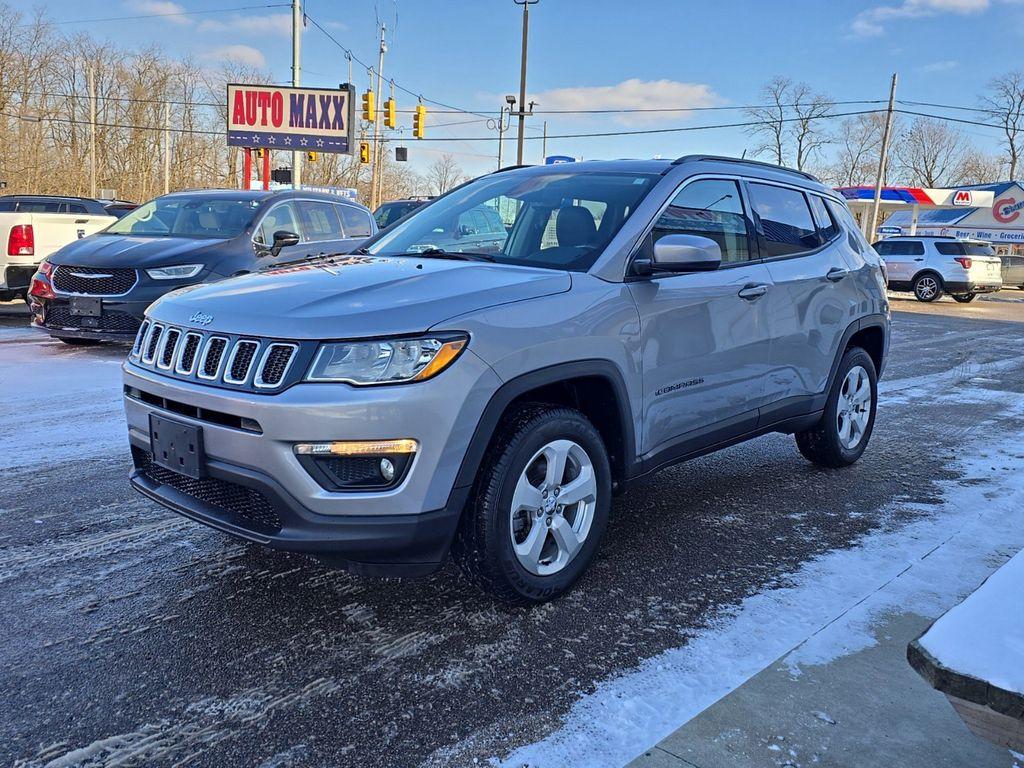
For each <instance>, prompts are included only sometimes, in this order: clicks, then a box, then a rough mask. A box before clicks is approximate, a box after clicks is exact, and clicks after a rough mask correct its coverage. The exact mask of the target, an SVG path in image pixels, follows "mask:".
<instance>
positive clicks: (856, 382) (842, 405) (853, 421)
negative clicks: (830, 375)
mask: <svg viewBox="0 0 1024 768" xmlns="http://www.w3.org/2000/svg"><path fill="white" fill-rule="evenodd" d="M870 418H871V380H870V379H869V378H868V372H867V371H866V370H864V368H863V367H861V366H859V365H855V366H854V367H853V368H851V369H850V370H849V372H848V373H847V374H846V378H844V379H843V386H842V389H840V390H839V401H838V402H837V403H836V427H837V428H838V430H839V442H840V443H842V445H843V447H844V448H846V449H847V450H853V449H854V448H856V447H857V446H858V445H859V444H860V441H861V440H863V439H864V431H865V430H866V429H867V426H868V420H869V419H870Z"/></svg>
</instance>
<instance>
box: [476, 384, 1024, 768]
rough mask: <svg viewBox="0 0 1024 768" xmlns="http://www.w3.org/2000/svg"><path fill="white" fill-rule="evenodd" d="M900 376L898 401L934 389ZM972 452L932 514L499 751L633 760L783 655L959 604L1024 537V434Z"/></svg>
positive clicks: (1011, 401)
mask: <svg viewBox="0 0 1024 768" xmlns="http://www.w3.org/2000/svg"><path fill="white" fill-rule="evenodd" d="M979 372H980V371H975V370H973V369H970V370H964V371H961V376H962V377H963V378H967V377H969V376H971V375H975V374H977V373H979ZM961 380H962V379H961ZM931 383H932V384H933V385H934V377H932V382H931ZM893 384H894V385H895V386H892V387H891V389H892V390H893V391H892V393H891V394H890V395H889V397H888V400H887V402H893V401H896V400H900V399H903V398H907V399H912V398H913V397H916V396H921V395H923V394H926V393H924V392H921V391H915V389H914V388H913V387H912V386H909V387H905V386H902V385H900V384H899V383H898V382H893ZM927 395H928V396H930V397H933V398H934V390H933V391H932V392H930V393H927ZM957 396H959V397H963V398H965V399H968V400H975V399H976V398H984V399H985V401H986V402H990V403H991V404H992V407H993V409H997V410H998V412H999V413H1001V414H1006V415H1011V414H1012V415H1015V416H1024V398H1022V397H1021V395H1020V394H1019V393H1016V392H998V391H993V390H989V389H979V388H976V387H967V388H965V389H962V390H959V391H958V392H957V393H956V394H955V395H954V394H948V395H945V397H946V398H948V399H949V400H950V401H951V406H952V405H953V403H954V402H955V400H956V398H957ZM961 456H963V457H965V458H964V459H962V460H961V461H959V462H958V464H957V465H956V468H957V469H959V470H960V472H961V473H962V474H963V476H964V478H965V479H966V482H964V481H961V482H957V481H952V482H948V483H945V493H944V502H943V503H942V504H941V505H938V506H922V507H921V510H922V512H924V513H925V514H926V515H927V516H926V517H922V519H920V520H919V521H918V522H915V523H912V524H910V525H906V526H904V527H902V528H900V529H899V530H882V531H879V532H877V533H874V534H872V535H870V536H867V537H865V538H864V539H862V540H861V542H860V543H859V544H858V546H856V547H853V548H850V549H845V550H837V551H834V552H830V553H828V554H826V555H823V556H821V557H819V558H816V559H815V560H812V561H810V562H809V563H807V564H805V565H804V566H803V567H801V568H800V569H799V570H798V571H797V572H796V573H794V574H793V575H792V578H791V579H790V582H789V584H788V585H787V586H784V587H780V588H777V589H773V590H770V591H766V592H762V593H760V594H758V595H754V596H752V597H749V598H747V599H746V600H744V601H743V602H742V604H741V605H740V606H739V607H738V608H736V609H734V610H732V611H729V612H727V613H726V614H725V615H722V616H720V617H718V619H717V620H716V621H714V622H713V623H712V624H711V625H710V626H709V627H708V628H707V629H705V630H703V631H699V632H697V633H696V634H694V635H692V636H690V637H689V639H688V641H687V643H686V645H685V646H683V647H681V648H677V649H673V650H670V651H667V652H665V653H663V654H661V655H659V656H656V657H654V658H652V659H649V660H647V661H646V662H644V663H643V664H642V665H641V666H640V667H639V668H638V669H637V670H636V671H634V672H631V673H628V674H625V675H623V676H621V677H618V678H615V679H612V680H610V681H608V682H607V683H605V684H603V685H602V686H600V687H599V688H598V690H597V691H595V693H593V694H592V695H590V696H588V697H586V698H584V699H582V700H581V701H579V702H577V704H576V705H575V706H574V707H573V709H572V710H571V712H570V713H569V715H568V716H567V718H566V722H565V723H564V725H563V727H562V728H561V729H560V730H558V731H556V732H555V733H553V734H551V735H550V736H549V737H548V738H546V739H544V740H542V741H540V742H537V743H535V744H532V745H529V746H526V747H523V748H520V749H518V750H516V751H515V752H513V753H512V754H511V755H509V756H508V757H507V758H505V760H504V761H498V760H497V759H494V760H492V763H495V764H499V763H500V764H501V765H505V766H523V765H529V766H539V767H540V768H555V767H557V766H577V765H587V766H594V767H595V768H596V767H597V766H620V765H623V764H624V763H627V762H629V761H630V760H631V759H632V758H634V757H635V756H636V755H638V754H640V753H641V752H643V751H644V750H645V749H647V748H649V747H651V746H652V745H654V744H656V743H657V742H658V741H660V740H661V739H663V738H665V737H666V736H668V735H669V734H670V733H671V732H672V731H673V730H675V729H676V728H678V727H679V726H680V725H682V724H683V723H685V722H686V721H688V720H690V719H691V718H693V717H694V716H696V715H697V714H699V713H700V712H701V711H702V710H704V709H706V708H707V707H709V706H710V705H712V704H714V703H715V702H716V701H718V700H719V699H720V698H722V697H723V696H725V695H726V694H728V693H729V692H731V691H732V690H734V689H735V688H737V687H739V686H740V685H742V684H743V683H744V682H745V681H747V680H748V679H749V678H751V677H752V676H753V675H755V674H757V673H758V672H760V671H761V670H762V669H764V668H765V667H767V666H768V665H769V664H771V663H772V662H774V661H776V660H777V659H779V658H780V657H783V656H786V661H787V662H788V664H789V666H790V668H791V670H792V673H793V674H800V667H801V665H809V664H824V663H827V662H829V661H831V660H834V659H836V658H839V657H841V656H844V655H847V654H850V653H854V652H856V651H858V650H862V649H864V648H866V647H869V646H871V645H873V644H874V642H875V640H874V637H873V635H872V633H871V631H870V627H871V625H872V622H873V621H874V620H875V619H876V618H877V617H881V616H883V615H885V614H887V613H893V612H899V613H903V612H913V613H916V614H919V615H921V616H925V617H932V616H938V615H940V614H941V613H942V612H943V611H945V610H948V609H949V608H950V607H951V606H952V605H955V604H956V603H957V602H958V601H959V600H961V599H963V597H964V596H965V595H967V594H969V593H970V592H971V591H972V590H974V589H975V588H976V587H977V586H978V584H979V583H980V582H981V581H983V580H984V579H985V578H986V577H987V576H988V575H989V574H990V573H991V572H992V570H993V569H994V568H996V567H998V566H999V565H1000V564H1001V563H1002V562H1005V561H1006V560H1007V559H1008V558H1010V557H1012V556H1013V555H1014V554H1015V553H1016V552H1017V551H1018V550H1020V549H1021V548H1022V547H1024V473H1022V472H1021V471H1020V468H1021V466H1022V459H1024V437H1022V436H1020V435H1017V434H997V433H992V432H989V433H988V434H985V435H984V437H982V438H981V439H980V440H978V441H977V442H976V443H974V444H973V445H971V446H965V448H964V450H963V451H962V452H961ZM981 478H984V482H977V480H979V479H981ZM971 480H974V481H975V482H973V483H972V482H970V481H971ZM1017 594H1018V599H1019V590H1018V593H1017ZM787 654H788V655H787Z"/></svg>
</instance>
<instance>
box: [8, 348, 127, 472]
mask: <svg viewBox="0 0 1024 768" xmlns="http://www.w3.org/2000/svg"><path fill="white" fill-rule="evenodd" d="M15 331H17V333H16V332H15ZM37 333H38V332H37ZM125 350H126V348H125V347H121V346H112V347H102V348H100V347H71V346H68V345H66V344H64V343H63V342H60V341H56V340H47V339H42V338H40V339H39V340H34V339H33V340H30V341H28V340H25V332H24V329H12V328H0V392H2V393H3V395H2V398H3V400H2V403H3V407H2V409H0V469H14V468H17V467H29V466H33V465H39V464H58V463H59V462H60V461H62V460H65V459H69V458H83V457H88V456H98V455H104V454H106V455H127V451H128V437H127V434H128V433H127V427H126V426H125V420H124V411H123V409H122V405H121V360H122V358H123V356H124V353H125Z"/></svg>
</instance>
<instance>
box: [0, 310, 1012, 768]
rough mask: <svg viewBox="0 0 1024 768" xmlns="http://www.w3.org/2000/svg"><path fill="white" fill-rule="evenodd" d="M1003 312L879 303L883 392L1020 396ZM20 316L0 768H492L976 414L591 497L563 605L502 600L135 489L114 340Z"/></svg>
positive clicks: (861, 529) (822, 536) (982, 410)
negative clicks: (275, 542)
mask: <svg viewBox="0 0 1024 768" xmlns="http://www.w3.org/2000/svg"><path fill="white" fill-rule="evenodd" d="M1004 294H1005V295H1004ZM1004 294H999V295H998V296H997V297H993V300H978V301H976V302H974V303H973V304H970V305H960V304H955V303H954V302H952V301H949V300H943V301H941V302H938V303H936V304H934V305H921V304H918V303H916V302H914V301H912V300H907V299H904V298H899V299H894V301H893V308H894V310H895V314H894V319H893V348H892V352H891V355H890V364H889V367H888V369H887V371H886V375H885V380H886V381H887V382H889V383H890V384H889V386H891V387H895V388H896V389H897V390H898V389H899V385H898V384H897V383H896V382H899V381H903V382H907V385H908V386H910V385H914V386H927V385H928V383H929V382H934V386H935V388H936V390H940V389H941V388H943V387H946V386H949V385H951V384H954V383H955V382H956V381H958V380H960V379H962V378H964V377H969V376H978V375H979V373H980V374H983V375H984V376H985V377H988V378H989V379H991V380H993V381H999V380H1003V379H1020V377H1021V375H1022V373H1024V347H1022V345H1021V337H1022V332H1024V293H1020V294H1018V293H1017V292H1016V291H1006V292H1004ZM25 324H26V319H25V316H24V314H23V313H20V311H18V310H17V308H10V309H9V308H7V307H3V305H0V392H3V393H4V395H3V398H4V400H0V402H4V401H6V403H7V409H5V412H0V447H2V448H3V452H5V453H6V456H0V467H2V468H3V482H2V494H0V626H3V627H4V628H5V631H4V632H3V634H2V637H0V701H3V702H4V705H3V706H2V707H0V764H2V765H8V764H13V765H16V766H23V767H24V768H28V767H29V766H64V767H68V768H69V767H71V766H90V767H91V766H101V765H112V764H116V765H119V766H143V765H145V766H156V765H160V766H163V765H188V766H225V765H244V766H250V765H251V766H261V767H265V768H285V767H286V766H321V765H326V766H350V765H351V766H403V767H404V766H414V765H420V764H427V765H445V766H461V765H472V764H474V761H479V762H480V763H486V762H487V761H488V760H490V759H492V758H497V759H500V758H502V757H503V756H505V755H507V754H509V753H510V752H511V751H512V750H513V749H514V748H515V747H518V746H521V745H524V744H528V743H531V742H534V741H537V740H539V739H542V738H544V737H545V736H547V735H548V734H549V733H551V732H552V731H553V730H554V729H556V728H558V726H559V724H560V723H561V722H562V720H563V718H564V717H565V715H566V713H567V712H568V711H569V708H570V707H571V706H572V705H573V703H574V702H576V701H577V700H578V699H579V698H580V697H582V696H585V695H586V694H588V693H590V692H592V691H593V690H594V689H595V687H596V686H597V685H599V684H600V683H602V682H603V681H606V680H608V679H610V678H612V677H614V676H616V675H618V674H621V673H623V672H627V671H629V670H631V669H633V668H635V667H636V666H637V665H638V664H640V663H641V662H643V661H644V660H645V659H649V658H651V657H653V656H655V655H657V654H659V653H661V652H663V651H665V650H667V649H671V648H676V647H679V646H681V645H684V644H685V643H686V642H687V637H688V636H689V634H690V633H692V632H693V631H695V630H696V629H699V628H700V627H702V626H704V625H705V624H706V623H707V622H708V621H709V620H710V618H711V617H713V616H715V615H716V614H717V613H718V612H720V611H721V610H722V609H724V608H728V607H729V606H731V605H735V604H737V603H738V602H739V601H740V600H742V599H743V598H744V597H747V596H750V595H753V594H756V593H758V592H759V591H761V590H764V589H766V588H769V587H771V586H772V585H774V584H777V583H778V582H779V580H780V579H783V578H784V577H785V576H786V574H787V573H790V572H792V571H793V570H794V569H796V568H798V567H799V566H800V565H801V564H803V563H805V562H807V561H808V560H809V559H811V558H814V557H815V556H817V555H820V554H822V553H825V552H829V551H831V550H835V549H840V548H845V547H850V546H851V545H853V544H854V543H855V542H856V541H857V540H858V538H859V537H861V536H863V535H864V534H866V533H870V532H872V531H874V530H876V529H878V528H880V527H882V526H887V527H892V526H897V527H898V526H900V525H904V524H910V523H911V522H913V521H914V520H917V519H920V518H921V517H922V516H926V515H927V514H928V508H929V505H931V504H937V503H939V502H941V500H942V493H943V491H942V487H941V486H940V481H943V480H949V479H952V478H954V477H955V476H956V470H955V469H954V468H952V466H951V465H950V461H951V459H952V458H953V457H954V456H956V455H957V451H958V448H959V447H960V446H962V445H963V444H964V442H965V441H966V440H967V439H968V438H969V437H976V436H977V434H976V433H977V430H978V429H979V425H980V424H982V423H983V422H984V421H985V418H992V414H991V413H989V412H988V411H987V410H986V404H985V403H984V402H977V403H967V404H964V405H963V406H961V407H957V408H950V407H949V406H948V404H941V403H931V402H929V401H928V400H927V399H924V400H922V399H910V400H908V399H906V398H903V399H901V400H900V401H898V402H896V403H894V404H891V405H887V404H886V402H885V401H884V400H883V401H882V403H881V405H880V409H879V415H878V421H877V424H876V427H875V432H874V435H873V437H872V441H871V445H870V446H869V448H868V450H867V452H866V454H865V455H864V458H863V459H862V460H861V462H860V463H858V464H857V465H855V466H854V467H851V468H849V469H846V470H841V471H827V470H822V469H818V468H815V467H813V466H812V465H810V464H808V463H807V462H806V461H804V460H803V459H802V458H801V457H800V455H799V454H798V453H797V450H796V447H795V445H794V442H793V440H792V438H791V437H787V436H782V435H770V436H766V437H763V438H760V439H758V440H755V441H752V442H750V443H747V444H744V445H740V446H736V447H734V448H731V449H728V450H726V451H723V452H721V453H719V454H716V455H712V456H707V457H704V458H702V459H699V460H696V461H693V462H690V463H688V464H685V465H681V466H678V467H675V468H672V469H669V470H666V471H663V472H662V473H660V474H658V475H657V476H655V477H653V478H650V479H648V480H646V481H644V482H643V483H642V484H641V485H639V486H637V487H636V488H634V489H633V490H631V491H630V492H629V493H628V494H626V495H625V496H622V497H620V498H618V499H617V500H616V501H615V503H614V506H613V510H612V517H611V522H610V525H609V528H608V532H607V534H606V537H605V540H604V543H603V545H602V547H601V550H600V552H599V556H598V559H597V562H596V563H595V564H594V566H593V567H592V569H591V570H590V572H589V573H588V574H587V575H586V576H585V577H584V578H583V579H582V581H581V582H580V583H579V585H578V587H577V588H576V589H575V590H574V591H573V592H572V593H570V594H569V595H568V596H567V597H565V598H564V599H562V600H559V601H557V602H554V603H550V604H547V605H544V606H541V607H538V608H533V609H525V608H509V607H506V606H503V605H501V604H498V603H495V602H494V601H492V600H491V599H489V598H488V597H486V596H484V595H481V594H480V593H478V592H477V591H476V590H475V589H474V588H473V587H471V586H469V585H468V584H467V583H465V582H464V581H463V580H462V579H461V578H460V577H459V576H458V574H457V573H456V571H455V569H454V568H452V567H448V568H446V569H444V570H443V571H442V572H440V573H438V574H436V575H434V576H432V577H430V578H427V579H421V580H408V581H406V580H397V579H391V580H384V579H367V578H359V577H354V576H350V575H348V574H346V573H342V572H337V571H331V570H328V569H327V568H325V567H323V566H322V565H320V564H318V563H317V562H315V561H313V560H310V559H307V558H305V557H302V556H297V555H287V554H281V553H274V552H270V551H266V550H263V549H261V548H259V547H257V546H252V545H247V544H244V543H240V542H238V541H235V540H232V539H230V538H228V537H226V536H224V535H223V534H220V533H218V532H216V531H213V530H210V529H207V528H205V527H202V526H199V525H196V524H193V523H191V522H189V521H187V520H184V519H182V518H180V517H178V516H176V515H174V514H173V513H170V512H168V511H167V510H164V509H163V508H161V507H159V506H157V505H155V504H153V503H151V502H149V501H147V500H146V499H144V498H142V497H140V496H138V495H136V494H134V493H133V492H132V491H131V490H130V489H129V488H128V485H127V481H126V478H127V474H128V468H129V459H128V451H127V445H126V443H125V444H123V445H122V444H119V442H118V437H117V432H118V430H119V429H120V430H123V425H120V422H119V418H120V416H119V414H118V412H117V407H118V406H117V386H116V374H117V371H116V368H117V361H118V359H119V357H121V356H123V354H124V348H121V347H115V348H102V349H97V348H71V347H64V345H61V344H60V343H59V342H54V341H49V340H47V339H45V337H42V336H40V335H38V334H37V332H35V331H32V330H30V329H28V328H26V327H25ZM51 383H52V390H51ZM25 389H31V392H25V391H24V390H25ZM51 391H52V392H56V393H58V395H59V396H53V395H51V394H49V393H50V392H51ZM12 393H13V394H12ZM22 395H24V396H23V397H22ZM983 417H985V418H983ZM69 425H70V426H69Z"/></svg>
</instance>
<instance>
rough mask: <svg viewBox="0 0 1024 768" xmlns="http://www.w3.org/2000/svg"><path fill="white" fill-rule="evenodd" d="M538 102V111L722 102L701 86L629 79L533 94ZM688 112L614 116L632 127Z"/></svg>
mask: <svg viewBox="0 0 1024 768" xmlns="http://www.w3.org/2000/svg"><path fill="white" fill-rule="evenodd" d="M529 100H533V101H536V102H537V107H536V108H537V109H538V110H541V111H546V110H566V109H569V110H588V109H683V108H688V107H713V106H717V105H720V104H722V103H723V100H722V99H721V98H720V97H719V96H718V95H717V94H716V93H715V92H714V91H712V90H711V86H708V85H704V84H701V83H680V82H677V81H675V80H640V79H639V78H635V77H634V78H630V79H629V80H624V81H622V82H621V83H619V84H618V85H596V86H580V87H577V88H555V89H553V90H550V91H542V92H541V93H536V94H532V95H531V96H529V97H528V101H529ZM686 114H687V113H686V112H640V113H632V114H630V113H627V114H619V115H613V116H612V117H613V119H615V120H617V121H618V122H620V123H625V124H633V123H638V122H646V121H653V120H666V119H670V120H679V119H680V118H681V117H685V116H686Z"/></svg>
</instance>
